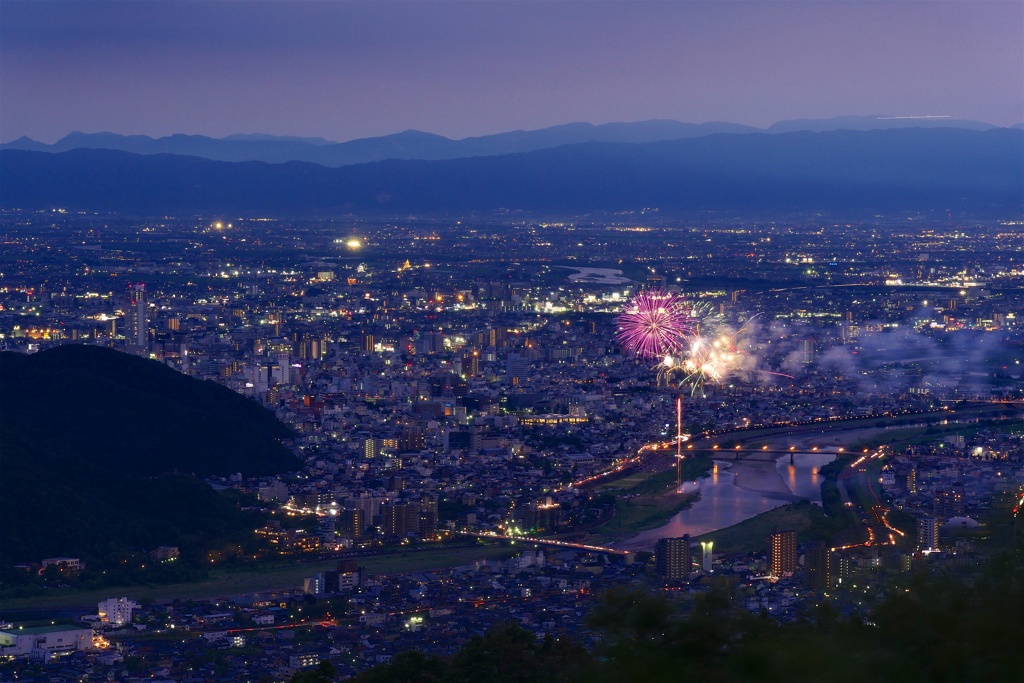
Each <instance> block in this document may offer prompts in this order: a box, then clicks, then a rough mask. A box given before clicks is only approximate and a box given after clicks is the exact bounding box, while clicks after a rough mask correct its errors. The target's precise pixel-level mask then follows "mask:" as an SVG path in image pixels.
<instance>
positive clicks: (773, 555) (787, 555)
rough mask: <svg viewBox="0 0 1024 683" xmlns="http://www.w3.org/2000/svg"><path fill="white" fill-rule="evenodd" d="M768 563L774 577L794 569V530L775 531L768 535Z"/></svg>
mask: <svg viewBox="0 0 1024 683" xmlns="http://www.w3.org/2000/svg"><path fill="white" fill-rule="evenodd" d="M768 565H769V569H770V571H769V573H770V574H771V575H772V576H774V577H781V576H782V575H783V574H788V573H792V572H795V571H796V532H795V531H776V532H775V533H773V534H772V535H770V536H769V537H768Z"/></svg>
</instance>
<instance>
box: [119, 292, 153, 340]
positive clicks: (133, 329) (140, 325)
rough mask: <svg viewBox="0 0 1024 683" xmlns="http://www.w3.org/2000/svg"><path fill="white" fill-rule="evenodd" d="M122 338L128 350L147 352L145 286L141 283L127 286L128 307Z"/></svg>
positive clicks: (147, 328) (147, 334) (147, 329)
mask: <svg viewBox="0 0 1024 683" xmlns="http://www.w3.org/2000/svg"><path fill="white" fill-rule="evenodd" d="M124 336H125V339H126V340H127V342H126V343H127V345H128V346H129V348H133V349H135V350H137V351H140V352H146V351H149V326H148V324H147V320H146V285H144V284H142V283H141V282H139V283H136V284H134V285H129V286H128V305H127V306H126V308H125V329H124Z"/></svg>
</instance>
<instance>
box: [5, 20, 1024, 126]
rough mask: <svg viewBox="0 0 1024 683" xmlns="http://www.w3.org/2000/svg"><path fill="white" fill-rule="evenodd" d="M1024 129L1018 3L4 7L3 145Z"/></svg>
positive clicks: (1023, 51) (1023, 28)
mask: <svg viewBox="0 0 1024 683" xmlns="http://www.w3.org/2000/svg"><path fill="white" fill-rule="evenodd" d="M847 114H890V115H947V116H952V117H954V118H970V119H977V120H981V121H987V122H989V123H994V124H997V125H1012V124H1015V123H1020V122H1021V121H1022V120H1024V2H1021V0H1006V1H985V0H978V1H973V2H940V1H932V0H929V1H927V2H913V1H904V2H886V1H866V0H865V1H859V2H843V1H839V0H817V1H814V2H772V1H762V2H738V1H737V2H731V1H719V2H641V1H634V2H597V1H582V0H579V1H575V2H485V1H479V2H469V1H463V2H386V1H385V2H307V1H292V2H259V1H257V2H221V1H216V0H207V1H197V2H172V1H169V0H168V1H165V0H149V1H143V0H137V1H128V0H124V1H121V2H93V1H91V0H76V1H75V2H61V1H58V0H47V1H44V0H2V2H0V139H2V140H3V141H8V140H12V139H14V138H17V137H19V136H22V135H28V136H30V137H32V138H35V139H38V140H43V141H46V142H51V141H54V140H56V139H57V138H59V137H61V136H63V135H65V134H67V133H68V132H70V131H72V130H82V131H87V132H98V131H114V132H118V133H143V134H147V135H153V136H159V135H168V134H171V133H200V134H205V135H212V136H218V137H219V136H224V135H229V134H231V133H250V132H261V133H273V134H278V135H303V136H322V137H326V138H329V139H332V140H348V139H352V138H357V137H365V136H370V135H383V134H388V133H394V132H397V131H400V130H405V129H408V128H417V129H419V130H426V131H431V132H436V133H440V134H442V135H446V136H449V137H466V136H472V135H483V134H488V133H496V132H501V131H506V130H514V129H518V128H522V129H533V128H541V127H544V126H549V125H554V124H559V123H568V122H572V121H590V122H593V123H605V122H609V121H637V120H643V119H655V118H666V119H676V120H680V121H690V122H701V121H716V120H718V121H733V122H737V123H745V124H751V125H757V126H765V125H768V124H771V123H773V122H775V121H777V120H781V119H789V118H818V117H830V116H841V115H847Z"/></svg>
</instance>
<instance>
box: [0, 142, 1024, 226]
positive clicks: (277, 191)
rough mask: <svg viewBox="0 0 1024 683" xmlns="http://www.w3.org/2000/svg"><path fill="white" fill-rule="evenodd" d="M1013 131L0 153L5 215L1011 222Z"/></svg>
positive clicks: (1014, 211) (1016, 208) (1016, 165)
mask: <svg viewBox="0 0 1024 683" xmlns="http://www.w3.org/2000/svg"><path fill="white" fill-rule="evenodd" d="M1022 149H1024V131H1022V130H1013V129H995V130H989V131H972V130H959V129H923V128H912V129H902V130H877V131H846V130H843V131H827V132H818V133H810V132H801V133H785V134H777V135H767V134H741V135H729V134H717V135H710V136H706V137H701V138H694V139H685V140H673V141H668V142H653V143H642V144H624V143H600V142H591V143H585V144H578V145H566V146H562V147H557V148H552V149H544V150H539V151H534V152H528V153H522V154H510V155H505V156H490V157H474V158H466V159H452V160H443V161H383V162H378V163H372V164H363V165H354V166H346V167H344V168H325V167H323V166H318V165H315V164H308V163H300V162H291V163H286V164H279V165H273V164H266V163H262V162H245V163H227V162H216V161H209V160H206V159H199V158H195V157H182V156H172V155H152V156H139V155H134V154H129V153H125V152H117V151H111V150H74V151H70V152H64V153H60V154H49V153H43V152H32V151H21V150H4V151H2V152H0V187H2V190H3V191H2V193H0V202H2V206H3V207H4V208H25V209H42V208H50V207H64V208H68V209H74V210H95V211H121V212H130V213H135V214H141V215H155V214H178V215H180V214H194V213H201V212H226V213H231V214H234V215H259V214H264V215H265V214H274V215H278V216H287V215H313V214H319V215H324V214H338V213H346V212H363V213H396V212H401V213H409V212H416V213H432V212H433V213H438V212H446V211H467V212H468V211H493V210H498V209H522V210H527V211H546V212H572V213H586V212H592V211H630V210H640V209H643V208H652V207H657V208H658V209H660V210H662V212H664V213H672V212H680V213H688V212H697V211H709V210H710V211H715V210H720V211H730V212H734V213H743V212H757V213H763V212H804V211H823V212H847V213H851V212H861V213H864V212H866V213H874V212H890V211H947V210H948V211H957V212H968V213H973V214H977V215H996V216H1005V215H1012V216H1017V215H1019V214H1020V213H1021V211H1022V207H1024V154H1022Z"/></svg>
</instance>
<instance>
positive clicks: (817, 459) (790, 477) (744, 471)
mask: <svg viewBox="0 0 1024 683" xmlns="http://www.w3.org/2000/svg"><path fill="white" fill-rule="evenodd" d="M835 457H836V456H835V455H834V454H832V453H796V454H794V457H793V464H792V465H790V464H789V456H788V455H782V456H780V457H779V459H778V460H777V461H776V462H770V461H754V460H740V461H726V460H716V461H715V468H714V469H713V470H712V473H711V476H708V477H705V478H703V479H700V480H698V481H692V482H687V483H685V484H684V486H683V490H684V492H686V493H692V492H696V491H699V492H700V500H698V501H697V502H696V503H694V504H693V505H691V506H690V507H689V508H687V509H686V510H683V511H682V512H680V513H678V514H676V515H675V516H674V517H672V518H671V519H670V520H668V522H667V523H666V524H665V525H663V526H660V527H658V528H657V529H649V530H647V531H644V532H641V533H639V534H637V535H636V536H634V537H632V538H629V539H626V540H624V541H620V542H617V543H615V544H614V545H615V546H616V547H620V548H627V549H629V550H650V549H651V548H653V547H654V544H655V543H656V542H657V540H658V539H659V538H666V537H678V536H682V535H683V534H689V535H690V536H698V535H700V534H706V533H708V532H710V531H717V530H718V529H724V528H726V527H729V526H732V525H733V524H738V523H740V522H742V521H743V520H745V519H750V518H751V517H754V516H756V515H759V514H761V513H762V512H766V511H768V510H771V509H772V508H776V507H779V506H780V505H785V504H786V503H794V502H796V501H799V500H801V499H807V500H810V501H812V502H815V503H818V504H821V482H822V479H823V478H822V477H821V475H820V474H818V470H819V468H821V467H822V466H823V465H827V464H828V463H830V462H832V461H833V460H835Z"/></svg>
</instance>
